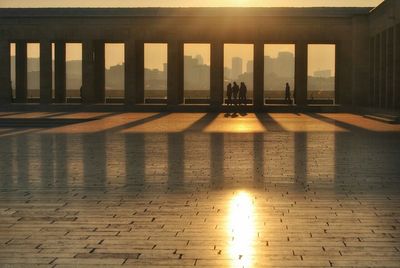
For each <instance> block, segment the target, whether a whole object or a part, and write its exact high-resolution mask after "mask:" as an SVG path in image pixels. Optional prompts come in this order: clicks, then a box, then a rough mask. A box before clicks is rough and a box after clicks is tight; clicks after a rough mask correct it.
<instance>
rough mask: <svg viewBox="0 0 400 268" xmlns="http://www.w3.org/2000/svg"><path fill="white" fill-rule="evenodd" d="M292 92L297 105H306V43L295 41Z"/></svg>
mask: <svg viewBox="0 0 400 268" xmlns="http://www.w3.org/2000/svg"><path fill="white" fill-rule="evenodd" d="M295 57H296V58H295V72H294V73H295V75H294V77H295V78H294V92H295V96H294V98H295V100H296V104H297V105H298V106H306V105H307V77H308V44H307V43H306V42H304V41H301V42H296V46H295Z"/></svg>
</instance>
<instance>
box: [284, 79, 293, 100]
mask: <svg viewBox="0 0 400 268" xmlns="http://www.w3.org/2000/svg"><path fill="white" fill-rule="evenodd" d="M285 101H287V102H288V103H289V104H291V103H292V99H291V97H290V86H289V83H286V88H285Z"/></svg>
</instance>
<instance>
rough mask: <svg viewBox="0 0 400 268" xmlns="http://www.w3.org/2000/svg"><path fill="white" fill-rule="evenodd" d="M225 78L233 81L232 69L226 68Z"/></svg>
mask: <svg viewBox="0 0 400 268" xmlns="http://www.w3.org/2000/svg"><path fill="white" fill-rule="evenodd" d="M224 78H225V79H227V80H232V69H230V68H228V67H224Z"/></svg>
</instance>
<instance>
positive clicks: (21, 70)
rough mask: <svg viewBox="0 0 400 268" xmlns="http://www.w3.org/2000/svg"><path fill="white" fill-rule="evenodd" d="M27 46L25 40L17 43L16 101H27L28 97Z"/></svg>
mask: <svg viewBox="0 0 400 268" xmlns="http://www.w3.org/2000/svg"><path fill="white" fill-rule="evenodd" d="M26 49H27V46H26V42H25V41H18V42H17V43H16V49H15V51H16V55H15V65H16V66H15V72H16V74H15V80H16V83H15V88H16V101H17V102H26V101H27V97H28V88H27V75H28V74H27V71H28V67H27V50H26Z"/></svg>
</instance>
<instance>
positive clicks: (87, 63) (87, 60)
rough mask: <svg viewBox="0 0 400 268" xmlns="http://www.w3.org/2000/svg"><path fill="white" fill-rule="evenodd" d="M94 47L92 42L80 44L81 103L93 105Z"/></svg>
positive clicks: (94, 97) (86, 41) (94, 98)
mask: <svg viewBox="0 0 400 268" xmlns="http://www.w3.org/2000/svg"><path fill="white" fill-rule="evenodd" d="M94 70H95V69H94V46H93V41H92V40H85V41H83V43H82V102H83V103H95V101H96V96H95V93H94V80H95V72H94Z"/></svg>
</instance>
